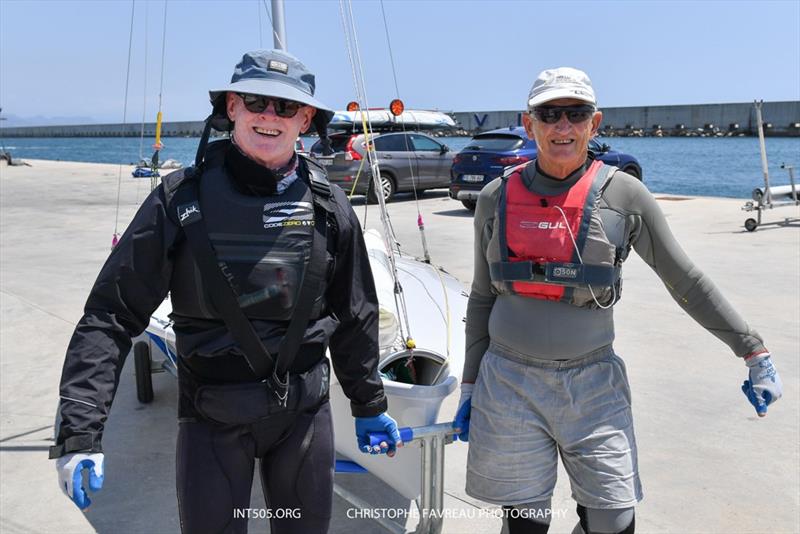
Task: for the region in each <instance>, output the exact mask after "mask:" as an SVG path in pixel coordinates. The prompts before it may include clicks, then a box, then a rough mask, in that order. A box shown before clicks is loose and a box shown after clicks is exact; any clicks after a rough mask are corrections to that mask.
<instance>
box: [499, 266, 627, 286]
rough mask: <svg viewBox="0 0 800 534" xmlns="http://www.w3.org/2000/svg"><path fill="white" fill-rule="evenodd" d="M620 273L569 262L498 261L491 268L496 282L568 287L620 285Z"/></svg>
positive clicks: (612, 269)
mask: <svg viewBox="0 0 800 534" xmlns="http://www.w3.org/2000/svg"><path fill="white" fill-rule="evenodd" d="M620 273H621V269H620V267H609V266H605V265H586V264H583V265H581V264H579V263H568V262H546V263H535V262H532V261H517V262H510V261H498V262H493V263H491V264H490V265H489V274H490V276H491V279H492V281H494V282H539V283H547V284H558V285H563V286H568V287H581V286H586V285H591V286H598V287H600V286H606V287H610V286H612V285H614V284H615V283H617V280H619V277H620Z"/></svg>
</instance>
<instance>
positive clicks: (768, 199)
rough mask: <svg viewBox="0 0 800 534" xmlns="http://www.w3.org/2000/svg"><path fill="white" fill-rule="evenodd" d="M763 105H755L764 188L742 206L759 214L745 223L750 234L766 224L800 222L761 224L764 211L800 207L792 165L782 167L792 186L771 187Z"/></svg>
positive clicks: (790, 220)
mask: <svg viewBox="0 0 800 534" xmlns="http://www.w3.org/2000/svg"><path fill="white" fill-rule="evenodd" d="M763 103H764V102H763V101H760V102H758V101H756V102H754V103H753V105H754V106H755V109H756V120H757V123H758V141H759V144H760V146H761V171H762V173H763V174H764V187H757V188H755V189H753V193H752V198H753V200H750V201H747V202H746V203H745V205H744V206H742V210H744V211H747V212H750V211H755V212H756V213H757V218H756V219H754V218H752V217H750V218H748V219H747V220H746V221H744V227H745V229H746V230H747V231H748V232H753V231H755V229H756V228H758V227H759V226H761V225H764V224H777V225H786V224H788V223H790V222H794V221H798V220H800V219H798V218H797V217H794V218H791V217H785V218H784V220H783V221H775V222H771V223H763V222H761V212H762V211H765V210H771V209H773V208H780V207H785V206H800V200H798V190H797V185H796V184H795V182H794V167H793V166H792V165H786V164H785V163H784V164H782V165H781V169H786V171H788V173H789V183H790V185H780V186H770V183H769V168H768V167H767V148H766V146H765V144H764V125H763V120H762V117H761V106H762V104H763Z"/></svg>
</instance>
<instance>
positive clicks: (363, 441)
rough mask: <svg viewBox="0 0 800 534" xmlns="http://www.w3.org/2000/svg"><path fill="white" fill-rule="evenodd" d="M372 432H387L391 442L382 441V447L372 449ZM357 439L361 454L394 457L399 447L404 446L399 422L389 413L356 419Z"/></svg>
mask: <svg viewBox="0 0 800 534" xmlns="http://www.w3.org/2000/svg"><path fill="white" fill-rule="evenodd" d="M370 432H385V433H386V434H387V435H388V436H389V441H388V442H386V441H382V442H381V444H380V446H376V447H370V445H369V436H368V435H367V434H369V433H370ZM356 439H357V440H358V448H359V449H360V450H361V452H367V453H370V454H383V453H386V455H387V456H389V457H391V456H394V453H395V451H396V450H397V447H402V446H403V440H402V439H401V438H400V431H399V430H397V421H395V420H394V419H392V418H391V416H390V415H389V414H388V413H382V414H380V415H376V416H374V417H356Z"/></svg>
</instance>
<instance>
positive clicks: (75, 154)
mask: <svg viewBox="0 0 800 534" xmlns="http://www.w3.org/2000/svg"><path fill="white" fill-rule="evenodd" d="M440 140H441V141H443V142H444V143H446V144H448V145H449V146H450V148H451V149H452V150H453V151H459V150H461V149H462V148H463V147H465V146H466V145H467V143H468V142H469V138H468V137H442V138H440ZM163 141H164V145H165V147H164V149H163V150H162V151H161V155H160V158H161V161H164V160H166V159H176V160H178V161H180V162H182V163H183V164H184V165H188V164H190V163H191V162H192V161H193V160H194V154H195V151H196V149H197V143H198V141H199V139H198V138H176V137H168V138H165V139H164V140H163ZM313 141H314V140H313V139H304V143H305V145H306V147H310V146H311V144H313ZM602 141H603V142H605V143H607V144H609V145H611V147H612V148H613V149H615V150H621V151H623V152H628V153H630V154H633V155H634V156H635V157H636V158H637V159H638V160H639V162H640V163H641V165H642V169H643V171H644V182H645V184H646V185H647V187H648V188H649V189H650V190H651V191H653V192H655V193H670V194H677V195H699V196H715V197H731V198H747V199H749V198H750V193H751V191H752V190H753V188H755V187H757V186H759V185H762V184H763V175H762V172H761V156H760V152H759V144H758V138H756V137H716V138H706V137H689V138H687V137H661V138H657V137H612V138H604V139H602ZM0 144H2V147H3V148H4V149H5V150H8V151H10V152H11V153H12V156H14V157H19V158H23V159H26V158H27V159H47V160H65V161H83V162H96V163H135V162H137V161H138V160H139V154H140V153H142V154H143V155H144V156H145V157H149V156H150V155H151V154H152V148H150V145H151V144H152V139H145V140H144V143H140V140H139V139H138V138H106V137H98V138H92V137H85V138H13V139H0ZM140 146H141V148H140ZM766 146H767V159H768V162H769V173H770V180H771V183H772V184H773V185H777V184H788V183H789V175H788V172H787V171H786V170H783V169H781V168H780V166H781V164H782V163H786V164H787V165H794V166H795V168H796V169H797V170H796V172H795V175H796V176H797V180H798V181H800V138H785V137H784V138H777V137H771V138H767V140H766Z"/></svg>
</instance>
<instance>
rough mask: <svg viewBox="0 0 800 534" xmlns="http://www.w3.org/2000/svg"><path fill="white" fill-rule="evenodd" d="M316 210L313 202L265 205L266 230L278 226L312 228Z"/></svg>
mask: <svg viewBox="0 0 800 534" xmlns="http://www.w3.org/2000/svg"><path fill="white" fill-rule="evenodd" d="M313 224H314V208H313V205H312V204H311V202H281V203H279V204H265V205H264V228H275V227H278V226H312V225H313Z"/></svg>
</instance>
